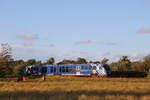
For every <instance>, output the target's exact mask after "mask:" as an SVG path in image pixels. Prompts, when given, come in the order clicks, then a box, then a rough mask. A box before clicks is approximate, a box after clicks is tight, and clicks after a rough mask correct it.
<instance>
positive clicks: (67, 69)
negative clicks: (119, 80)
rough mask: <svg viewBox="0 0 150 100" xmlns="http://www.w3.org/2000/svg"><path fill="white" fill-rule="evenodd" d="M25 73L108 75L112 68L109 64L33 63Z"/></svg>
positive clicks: (26, 68)
mask: <svg viewBox="0 0 150 100" xmlns="http://www.w3.org/2000/svg"><path fill="white" fill-rule="evenodd" d="M24 73H25V74H27V75H74V76H92V75H98V76H108V75H110V74H111V70H110V67H109V66H108V65H107V64H73V65H32V66H27V67H25V69H24Z"/></svg>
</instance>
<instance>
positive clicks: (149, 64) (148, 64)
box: [144, 54, 150, 72]
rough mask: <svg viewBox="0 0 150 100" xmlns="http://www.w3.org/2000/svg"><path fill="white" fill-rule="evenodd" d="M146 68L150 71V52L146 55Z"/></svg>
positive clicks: (146, 70)
mask: <svg viewBox="0 0 150 100" xmlns="http://www.w3.org/2000/svg"><path fill="white" fill-rule="evenodd" d="M144 70H145V72H149V71H150V54H149V55H147V56H145V57H144Z"/></svg>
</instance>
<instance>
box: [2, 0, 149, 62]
mask: <svg viewBox="0 0 150 100" xmlns="http://www.w3.org/2000/svg"><path fill="white" fill-rule="evenodd" d="M149 11H150V0H0V43H9V44H10V45H11V46H12V48H13V57H14V58H15V59H25V60H26V59H29V58H35V59H38V60H45V59H47V58H49V57H55V59H56V60H58V61H59V60H62V59H64V58H66V59H75V58H77V57H84V58H86V59H88V60H100V59H103V58H104V57H106V58H109V59H110V60H111V61H114V60H115V59H119V58H120V57H121V56H123V55H127V56H129V57H130V58H131V59H133V60H134V59H141V58H142V57H143V56H145V55H147V54H149V52H150V51H149V50H150V47H149V46H148V45H149V43H150V19H149V18H150V13H149Z"/></svg>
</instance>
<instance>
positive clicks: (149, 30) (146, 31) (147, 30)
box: [137, 27, 150, 34]
mask: <svg viewBox="0 0 150 100" xmlns="http://www.w3.org/2000/svg"><path fill="white" fill-rule="evenodd" d="M137 33H143V34H150V27H143V28H140V29H139V30H138V32H137Z"/></svg>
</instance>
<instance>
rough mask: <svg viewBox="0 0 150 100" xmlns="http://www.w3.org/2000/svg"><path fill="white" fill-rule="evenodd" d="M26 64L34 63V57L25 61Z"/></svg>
mask: <svg viewBox="0 0 150 100" xmlns="http://www.w3.org/2000/svg"><path fill="white" fill-rule="evenodd" d="M26 64H27V65H36V60H35V59H29V60H27V61H26Z"/></svg>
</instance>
